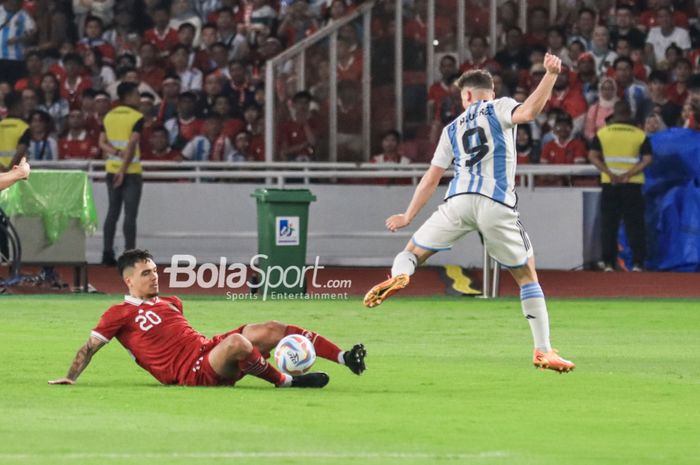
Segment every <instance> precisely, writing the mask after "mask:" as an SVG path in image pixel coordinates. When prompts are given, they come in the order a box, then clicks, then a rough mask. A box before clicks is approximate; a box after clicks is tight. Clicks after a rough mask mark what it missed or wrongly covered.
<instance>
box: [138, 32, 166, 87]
mask: <svg viewBox="0 0 700 465" xmlns="http://www.w3.org/2000/svg"><path fill="white" fill-rule="evenodd" d="M158 58H159V57H158V49H157V48H156V46H155V45H153V44H152V43H150V42H144V43H142V44H141V46H140V47H139V59H140V61H141V65H140V66H139V68H138V73H139V81H141V82H145V83H146V84H148V85H149V86H151V87H152V88H153V90H155V91H156V92H158V93H160V92H161V90H162V85H163V79H165V69H164V67H163V65H162V64H161V62H160V60H159V59H158Z"/></svg>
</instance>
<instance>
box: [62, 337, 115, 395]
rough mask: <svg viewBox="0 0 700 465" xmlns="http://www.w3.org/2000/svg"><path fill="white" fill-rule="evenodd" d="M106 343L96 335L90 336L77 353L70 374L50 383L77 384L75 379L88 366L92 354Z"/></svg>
mask: <svg viewBox="0 0 700 465" xmlns="http://www.w3.org/2000/svg"><path fill="white" fill-rule="evenodd" d="M103 345H105V342H104V341H101V340H99V339H97V338H96V337H94V336H90V338H89V339H88V340H87V342H86V343H85V345H84V346H82V347H81V348H80V349H79V350H78V353H77V354H75V358H74V359H73V363H72V364H71V366H70V369H69V370H68V374H67V375H66V377H65V378H59V379H54V380H51V381H49V384H75V380H76V379H78V376H80V373H82V372H83V370H84V369H85V368H86V367H87V366H88V364H89V363H90V360H91V359H92V356H93V355H95V354H96V353H97V351H98V350H100V349H101V348H102V346H103Z"/></svg>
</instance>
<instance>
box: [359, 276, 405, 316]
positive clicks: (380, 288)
mask: <svg viewBox="0 0 700 465" xmlns="http://www.w3.org/2000/svg"><path fill="white" fill-rule="evenodd" d="M410 280H411V279H410V278H409V277H408V275H407V274H400V275H398V276H394V277H393V278H389V279H387V280H386V281H383V282H381V283H379V284H377V285H376V286H374V287H373V288H372V289H370V290H369V292H367V294H365V298H364V300H363V302H364V304H365V307H369V308H372V307H376V306H377V305H379V304H381V303H382V302H384V301H385V300H386V299H388V298H389V297H391V296H392V295H394V294H396V293H397V292H399V291H400V290H401V289H403V288H404V287H406V286H408V283H409V281H410Z"/></svg>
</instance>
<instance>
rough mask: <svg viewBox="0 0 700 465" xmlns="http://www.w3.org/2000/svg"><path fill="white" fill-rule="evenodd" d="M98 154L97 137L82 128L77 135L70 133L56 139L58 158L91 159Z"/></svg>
mask: <svg viewBox="0 0 700 465" xmlns="http://www.w3.org/2000/svg"><path fill="white" fill-rule="evenodd" d="M99 154H100V148H99V147H98V145H97V137H95V136H93V135H91V134H90V133H88V132H87V131H85V130H83V132H81V133H80V135H79V136H78V137H73V136H72V135H71V134H70V133H69V134H68V135H67V136H66V137H61V138H60V139H59V140H58V158H59V159H60V160H93V159H95V158H97V157H98V155H99Z"/></svg>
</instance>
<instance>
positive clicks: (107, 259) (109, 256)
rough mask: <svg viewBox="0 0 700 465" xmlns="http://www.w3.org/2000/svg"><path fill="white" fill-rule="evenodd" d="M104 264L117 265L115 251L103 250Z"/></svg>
mask: <svg viewBox="0 0 700 465" xmlns="http://www.w3.org/2000/svg"><path fill="white" fill-rule="evenodd" d="M102 264H103V265H105V266H117V259H116V258H114V254H113V253H109V252H103V253H102Z"/></svg>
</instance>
